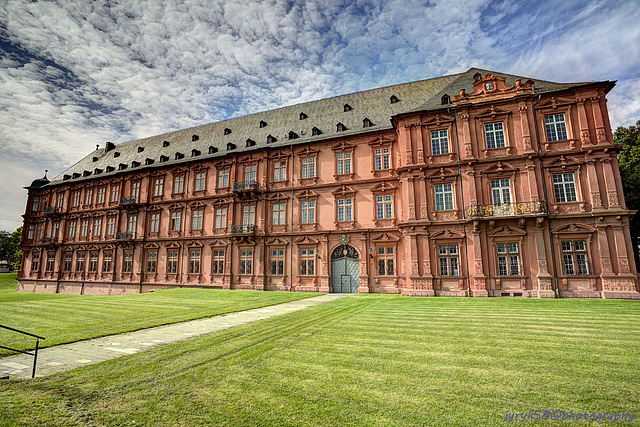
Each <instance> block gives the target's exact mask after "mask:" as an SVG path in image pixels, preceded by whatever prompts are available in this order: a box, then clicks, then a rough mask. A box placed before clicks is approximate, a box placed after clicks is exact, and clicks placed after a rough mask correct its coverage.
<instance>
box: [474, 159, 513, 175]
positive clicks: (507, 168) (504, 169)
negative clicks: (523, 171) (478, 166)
mask: <svg viewBox="0 0 640 427" xmlns="http://www.w3.org/2000/svg"><path fill="white" fill-rule="evenodd" d="M518 170H519V169H518V168H515V167H513V166H511V165H510V164H509V163H506V162H496V163H494V164H492V165H491V166H489V167H488V168H487V169H485V170H483V171H482V172H481V173H483V174H486V175H490V174H509V173H516V172H518Z"/></svg>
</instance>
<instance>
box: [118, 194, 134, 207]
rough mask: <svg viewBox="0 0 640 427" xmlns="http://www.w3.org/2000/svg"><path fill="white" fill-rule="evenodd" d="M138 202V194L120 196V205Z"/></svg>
mask: <svg viewBox="0 0 640 427" xmlns="http://www.w3.org/2000/svg"><path fill="white" fill-rule="evenodd" d="M137 203H138V196H129V197H120V204H121V205H135V204H137Z"/></svg>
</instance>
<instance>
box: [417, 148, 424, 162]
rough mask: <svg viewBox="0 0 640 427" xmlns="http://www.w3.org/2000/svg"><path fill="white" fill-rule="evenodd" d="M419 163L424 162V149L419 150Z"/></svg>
mask: <svg viewBox="0 0 640 427" xmlns="http://www.w3.org/2000/svg"><path fill="white" fill-rule="evenodd" d="M418 163H424V153H423V152H422V150H418Z"/></svg>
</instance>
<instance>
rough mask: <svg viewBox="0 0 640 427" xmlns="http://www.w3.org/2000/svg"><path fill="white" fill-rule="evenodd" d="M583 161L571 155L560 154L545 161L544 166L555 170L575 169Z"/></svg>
mask: <svg viewBox="0 0 640 427" xmlns="http://www.w3.org/2000/svg"><path fill="white" fill-rule="evenodd" d="M583 163H584V161H581V160H579V159H577V158H575V157H573V156H560V157H556V158H555V159H553V160H551V161H550V162H549V163H547V165H546V167H547V168H549V169H555V170H563V169H575V168H577V167H579V166H580V165H581V164H583Z"/></svg>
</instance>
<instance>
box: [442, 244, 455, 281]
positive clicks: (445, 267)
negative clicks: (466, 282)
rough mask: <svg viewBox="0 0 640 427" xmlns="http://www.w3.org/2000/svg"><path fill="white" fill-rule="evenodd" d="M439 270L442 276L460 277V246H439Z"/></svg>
mask: <svg viewBox="0 0 640 427" xmlns="http://www.w3.org/2000/svg"><path fill="white" fill-rule="evenodd" d="M438 268H439V270H440V276H459V275H460V260H459V258H458V245H439V246H438Z"/></svg>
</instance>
